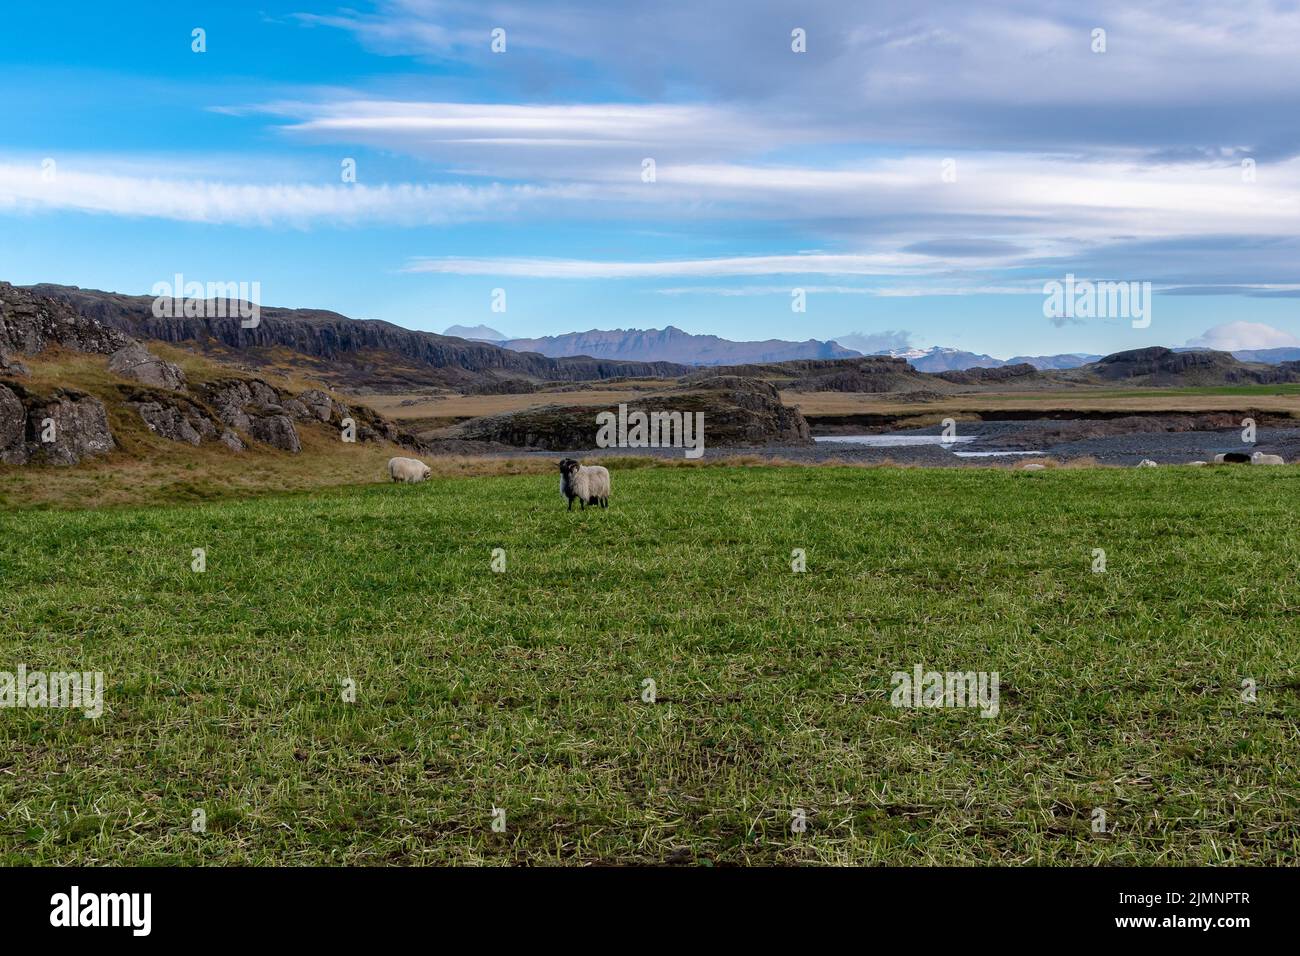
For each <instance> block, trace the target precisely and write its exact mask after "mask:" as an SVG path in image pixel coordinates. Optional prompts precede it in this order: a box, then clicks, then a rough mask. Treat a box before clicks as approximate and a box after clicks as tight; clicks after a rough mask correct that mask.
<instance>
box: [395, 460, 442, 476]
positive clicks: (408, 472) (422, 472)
mask: <svg viewBox="0 0 1300 956" xmlns="http://www.w3.org/2000/svg"><path fill="white" fill-rule="evenodd" d="M432 471H433V469H431V468H430V467H429V466H428V465H426V464H425V463H424V462H422V461H417V460H416V459H414V458H390V459H388V477H389V478H392V479H393V481H424V480H425V479H426V478H428V477H429V475H430V474H431V473H432Z"/></svg>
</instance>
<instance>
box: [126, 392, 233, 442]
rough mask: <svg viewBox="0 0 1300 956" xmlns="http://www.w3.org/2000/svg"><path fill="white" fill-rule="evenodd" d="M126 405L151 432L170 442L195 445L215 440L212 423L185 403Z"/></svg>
mask: <svg viewBox="0 0 1300 956" xmlns="http://www.w3.org/2000/svg"><path fill="white" fill-rule="evenodd" d="M128 404H129V405H130V406H131V407H132V408H134V409H135V410H136V411H137V412H139V413H140V417H141V418H142V419H144V423H145V424H146V425H148V426H149V430H150V431H151V432H153V433H154V434H157V435H161V436H162V437H163V438H166V439H169V440H171V441H183V442H186V443H187V444H190V445H199V444H202V443H203V442H204V441H205V440H210V439H213V438H215V437H216V436H217V426H216V423H215V422H213V421H212V419H211V418H209V417H208V416H207V414H205V413H204V411H203V409H201V408H200V407H199V406H198V405H196V404H194V403H193V402H191V401H189V400H188V399H183V398H178V399H176V400H174V401H145V402H129V403H128Z"/></svg>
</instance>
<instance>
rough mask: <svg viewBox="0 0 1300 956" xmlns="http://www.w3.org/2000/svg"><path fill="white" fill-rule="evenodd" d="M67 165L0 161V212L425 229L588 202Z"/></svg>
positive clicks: (552, 192)
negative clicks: (533, 207) (51, 171)
mask: <svg viewBox="0 0 1300 956" xmlns="http://www.w3.org/2000/svg"><path fill="white" fill-rule="evenodd" d="M86 165H87V164H84V163H83V164H78V163H76V162H67V161H61V162H59V163H58V165H57V166H56V167H55V175H54V177H53V179H51V180H50V181H46V180H44V179H42V177H41V169H40V165H39V163H12V162H0V211H4V210H6V209H9V210H17V211H23V212H35V211H60V210H63V211H78V212H89V213H103V214H108V215H115V216H126V217H149V218H157V219H171V220H180V221H185V222H210V223H221V224H231V225H257V226H278V225H289V226H299V227H306V226H311V225H357V224H365V223H385V224H395V225H421V224H426V223H447V222H456V221H462V220H467V219H486V218H499V217H503V216H508V215H510V214H512V213H515V212H517V211H519V210H520V208H521V207H523V206H525V205H530V204H536V203H550V204H555V203H564V202H584V201H587V200H588V199H590V198H591V194H592V192H593V191H592V190H591V189H590V188H588V187H584V186H582V185H580V184H559V185H554V186H551V185H540V186H534V185H501V184H495V183H489V184H483V185H463V184H459V183H448V184H424V183H395V184H382V185H365V184H361V183H355V184H348V185H344V184H342V183H339V184H322V183H319V182H315V183H311V182H297V183H261V182H249V181H243V182H231V181H224V180H218V179H202V178H194V179H182V178H175V177H169V176H167V175H166V171H165V168H160V169H158V171H157V172H155V173H153V174H150V173H148V172H145V171H143V170H141V169H139V166H140V164H139V163H131V164H129V166H130V171H126V172H117V171H89V170H88V169H87V168H85V166H86Z"/></svg>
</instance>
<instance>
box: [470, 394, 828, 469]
mask: <svg viewBox="0 0 1300 956" xmlns="http://www.w3.org/2000/svg"><path fill="white" fill-rule="evenodd" d="M627 410H628V412H629V413H631V412H634V411H640V412H646V413H647V414H653V413H655V412H662V413H669V414H671V413H673V412H680V413H683V414H693V413H696V412H700V413H702V414H703V415H704V442H705V445H706V446H717V447H727V446H732V447H753V446H758V445H772V444H781V445H807V444H812V437H811V435H810V433H809V430H808V422H807V420H806V419H805V418H804V417H803V415H802V414H801V413H800V412H799V410H798V409H797V408H790V407H788V406H786V405H783V404H782V403H781V397H780V393H779V392H778V391H777V390H776V387H775V386H773V385H771V384H770V383H768V382H763V381H759V380H756V379H746V378H738V377H734V376H719V377H714V378H710V379H707V380H704V381H700V382H696V383H693V384H691V385H686V386H682V387H679V388H676V389H670V390H667V391H664V392H659V393H656V394H654V395H650V396H647V397H646V398H643V399H637V400H636V401H632V402H628V403H627ZM604 411H610V412H615V413H617V408H608V407H601V406H593V405H580V406H560V405H550V406H546V407H544V408H532V409H527V410H525V411H521V412H513V413H510V414H506V415H490V416H485V417H483V418H476V419H473V420H471V421H468V422H466V423H465V424H464V425H462V426H460V428H459V429H458V432H457V434H456V435H455V436H454V437H456V438H459V439H464V440H470V441H482V442H492V443H496V444H501V445H511V446H514V447H522V448H541V449H546V450H549V451H587V450H591V449H594V448H596V434H597V431H598V430H599V426H598V424H597V421H596V416H597V415H598V414H600V413H601V412H604Z"/></svg>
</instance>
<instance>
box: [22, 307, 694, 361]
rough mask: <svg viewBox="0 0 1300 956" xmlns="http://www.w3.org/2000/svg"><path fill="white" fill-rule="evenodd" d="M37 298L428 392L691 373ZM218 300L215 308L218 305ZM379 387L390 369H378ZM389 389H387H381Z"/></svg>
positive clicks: (355, 330) (137, 328)
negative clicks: (354, 363) (418, 373)
mask: <svg viewBox="0 0 1300 956" xmlns="http://www.w3.org/2000/svg"><path fill="white" fill-rule="evenodd" d="M30 292H32V293H36V294H38V295H41V296H48V297H50V298H52V299H56V300H58V301H60V302H63V303H66V304H67V305H69V306H70V307H71V308H72V309H74V310H75V311H76V312H77V313H78V314H80V315H81V316H84V317H88V318H93V319H96V320H98V321H99V322H100V323H101V324H102V325H104V326H106V327H108V328H112V329H115V330H118V331H121V332H124V333H126V334H127V335H129V336H131V337H133V338H136V339H142V340H149V339H152V340H156V341H160V342H169V343H181V342H186V343H196V344H197V345H199V346H200V347H213V346H215V347H219V348H222V349H225V350H242V351H246V352H250V353H252V352H254V351H256V350H268V349H277V348H278V349H288V350H290V351H292V352H297V353H300V354H301V355H303V356H308V357H311V358H315V359H322V360H326V361H329V362H347V361H349V360H355V359H356V357H358V356H373V357H378V358H379V359H380V360H379V361H378V362H375V363H373V364H376V365H380V366H382V364H383V357H384V356H396V357H400V358H401V359H403V360H405V361H406V362H408V363H410V364H412V365H414V366H417V367H420V368H423V369H425V370H428V371H429V375H428V382H427V384H447V385H466V384H470V383H473V382H475V381H483V380H488V379H491V378H494V377H499V376H506V377H509V376H515V377H524V378H534V379H539V380H542V381H559V382H580V381H593V380H599V379H608V378H620V377H635V378H663V377H674V376H677V375H681V374H683V373H684V372H685V371H687V369H686V367H685V366H680V365H674V364H672V363H669V362H620V361H613V360H608V359H597V358H563V359H554V358H547V357H546V356H544V355H538V354H536V353H528V352H517V351H512V350H510V349H503V348H498V347H497V346H495V345H490V344H488V343H486V342H472V341H468V340H466V339H457V338H450V337H448V336H445V335H436V334H434V333H432V332H416V331H412V330H411V329H404V328H401V327H400V326H397V325H393V324H392V323H390V322H384V321H381V320H378V319H350V318H348V317H347V316H345V315H340V314H339V313H337V312H329V311H324V310H319V309H280V308H271V307H263V308H262V309H261V310H260V314H259V324H258V326H257V327H256V328H250V329H245V328H242V326H241V320H240V319H239V317H238V312H237V309H235V308H234V307H233V305H234V303H233V302H232V303H230V306H231V307H227V308H224V309H221V310H218V309H216V308H215V307H214V308H212V309H210V310H207V311H208V314H209V315H213V314H215V313H217V312H218V311H221V312H224V313H225V314H226V315H227V316H228V317H226V318H216V317H214V318H207V317H191V316H178V317H165V318H159V317H157V316H155V315H154V314H153V301H154V300H153V297H151V296H147V295H136V296H133V295H121V294H118V293H114V292H99V291H96V290H93V289H79V288H77V287H75V286H59V285H37V286H32V287H31V288H30ZM215 301H216V300H213V302H214V303H215ZM369 371H370V378H371V384H374V383H375V381H376V379H378V377H379V373H380V372H381V371H382V369H377V368H371V369H370V370H369ZM381 384H382V383H381Z"/></svg>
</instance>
